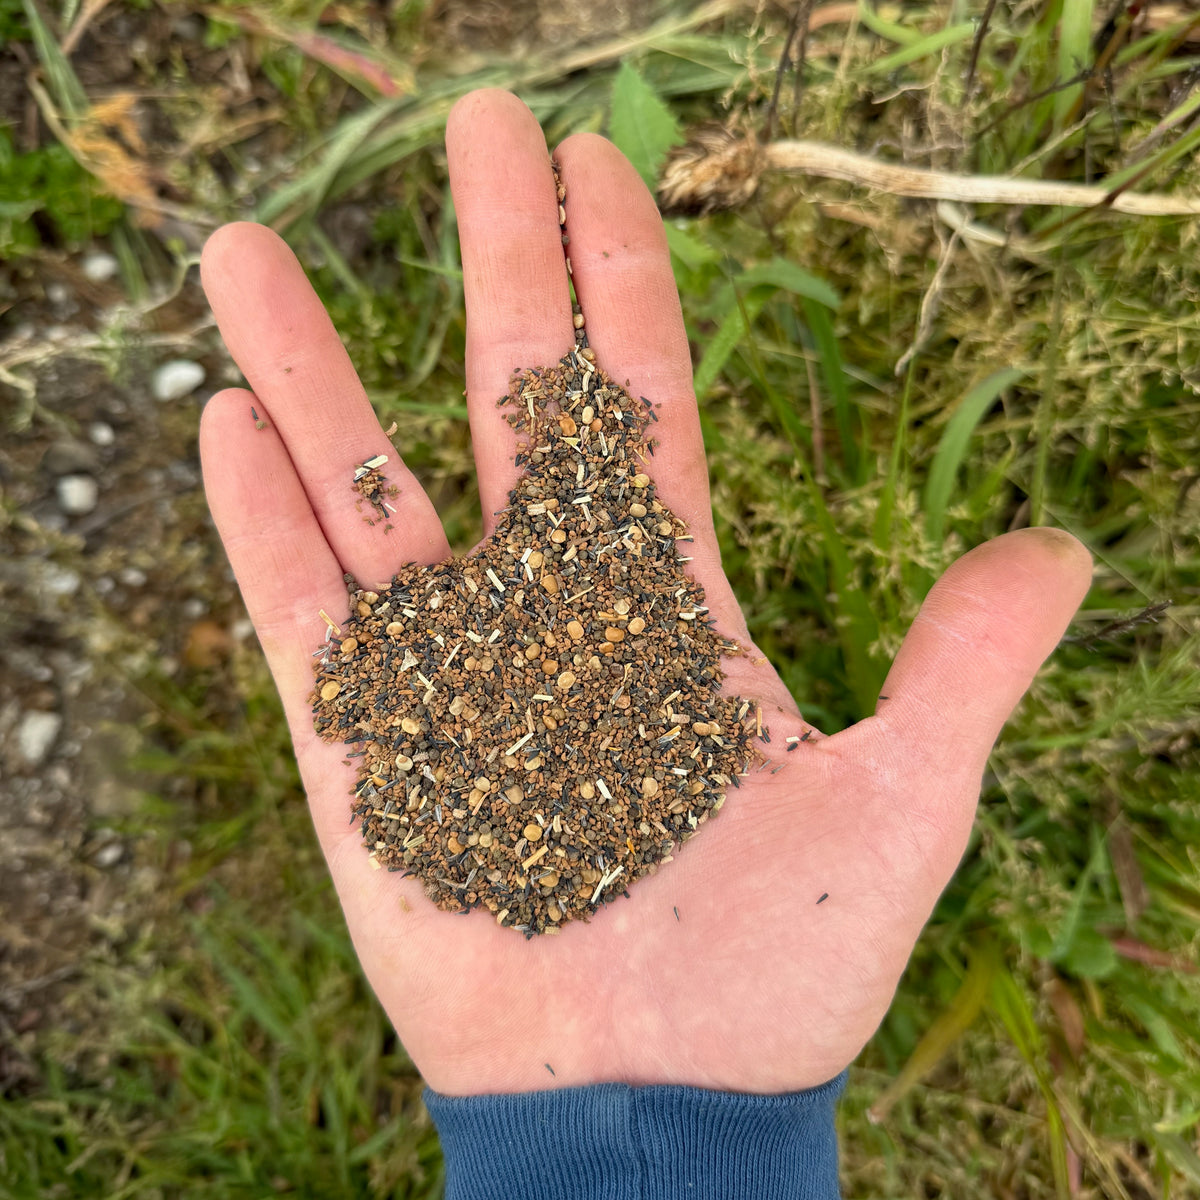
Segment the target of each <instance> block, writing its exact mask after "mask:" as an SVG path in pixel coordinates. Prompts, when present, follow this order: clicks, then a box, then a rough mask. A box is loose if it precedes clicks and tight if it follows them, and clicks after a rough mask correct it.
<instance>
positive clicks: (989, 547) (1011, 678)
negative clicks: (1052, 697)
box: [876, 528, 1091, 779]
mask: <svg viewBox="0 0 1200 1200" xmlns="http://www.w3.org/2000/svg"><path fill="white" fill-rule="evenodd" d="M1090 582H1091V556H1090V555H1089V554H1088V552H1087V550H1085V549H1084V547H1083V545H1082V544H1081V543H1080V542H1079V541H1077V540H1076V539H1075V538H1074V537H1072V536H1071V535H1070V534H1069V533H1065V532H1063V531H1062V530H1058V529H1048V528H1038V529H1022V530H1018V531H1017V532H1014V533H1008V534H1004V535H1003V536H1001V537H998V538H994V539H993V540H992V541H990V542H985V543H984V544H983V545H982V546H977V547H976V548H975V549H974V550H972V551H970V552H969V553H967V554H964V555H963V556H962V558H960V559H958V561H957V562H955V563H954V564H953V565H952V566H951V567H950V569H949V570H948V571H946V573H945V574H944V575H943V576H942V577H941V579H939V580H938V581H937V583H936V584H934V586H933V588H932V589H931V590H930V592H929V595H928V596H927V597H926V598H925V603H924V604H923V605H922V606H921V611H920V613H919V614H918V615H917V619H916V620H915V621H914V622H913V625H912V628H911V629H910V630H909V631H908V636H907V637H906V638H905V639H904V644H903V645H902V646H901V647H900V653H899V654H897V656H896V661H895V662H894V663H893V664H892V669H891V671H889V672H888V677H887V681H886V682H885V684H884V686H883V691H882V692H881V694H880V703H879V707H878V709H877V714H876V719H877V720H878V721H879V722H881V723H882V724H883V725H885V726H886V727H887V729H888V731H889V732H890V733H891V734H892V735H893V736H894V737H895V738H896V739H897V740H898V742H899V744H901V745H905V746H909V747H913V746H919V747H920V748H921V750H922V757H926V758H928V757H932V759H933V760H934V761H936V762H937V763H939V764H941V770H942V772H943V773H946V772H947V771H948V770H949V771H950V772H953V773H957V772H958V771H959V770H961V771H965V772H967V773H969V774H972V775H974V776H975V778H976V779H978V778H979V777H980V776H981V775H982V773H983V769H984V765H985V763H986V761H987V756H988V754H989V753H990V751H991V748H992V745H993V743H994V742H995V740H996V738H997V736H998V735H999V733H1000V729H1001V727H1002V726H1003V725H1004V722H1005V721H1006V720H1007V719H1008V717H1009V716H1010V714H1011V713H1012V711H1013V709H1014V708H1016V706H1017V704H1018V703H1019V701H1020V699H1021V697H1022V696H1023V695H1024V694H1025V691H1026V689H1027V688H1028V687H1029V684H1030V683H1031V681H1032V680H1033V677H1034V675H1035V674H1036V672H1037V670H1038V668H1039V667H1040V666H1041V665H1042V663H1043V662H1044V661H1045V660H1046V658H1047V657H1048V656H1049V655H1050V653H1051V651H1052V650H1053V649H1054V647H1055V646H1056V645H1057V644H1058V641H1059V639H1060V638H1061V637H1062V634H1063V631H1064V630H1065V629H1066V627H1067V624H1068V623H1069V622H1070V620H1071V618H1072V616H1073V615H1074V614H1075V611H1076V609H1077V608H1078V607H1079V605H1080V603H1081V602H1082V600H1083V598H1084V596H1085V595H1086V594H1087V590H1088V587H1089V585H1090ZM884 697H886V699H884Z"/></svg>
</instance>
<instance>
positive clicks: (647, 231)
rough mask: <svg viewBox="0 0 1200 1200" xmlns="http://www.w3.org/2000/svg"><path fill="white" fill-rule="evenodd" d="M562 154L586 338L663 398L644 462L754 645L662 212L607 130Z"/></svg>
mask: <svg viewBox="0 0 1200 1200" xmlns="http://www.w3.org/2000/svg"><path fill="white" fill-rule="evenodd" d="M556 159H557V161H558V163H559V169H560V172H561V174H562V179H563V182H564V184H565V185H566V188H567V200H566V211H567V232H568V233H569V235H570V238H571V242H570V253H571V273H572V278H573V279H574V283H575V288H576V292H577V294H578V296H579V302H580V305H581V306H582V308H583V314H584V317H585V318H586V321H587V333H588V341H589V344H590V345H591V346H592V348H593V349H594V350H595V351H596V359H597V362H598V363H599V364H600V365H601V366H602V367H603V368H604V369H605V370H606V371H607V372H608V374H609V375H610V376H611V377H612V378H613V379H614V380H615V381H616V382H617V383H620V384H622V385H626V384H627V385H628V387H629V390H630V392H631V393H632V395H633V396H634V397H635V398H636V397H639V396H645V397H646V398H647V399H649V400H650V402H651V403H652V404H654V405H655V406H656V407H655V413H656V415H657V416H658V421H657V423H653V424H652V425H651V427H650V430H649V433H650V434H651V435H652V436H653V437H655V438H656V439H657V442H658V444H657V446H656V447H655V448H654V457H653V458H652V459H650V461H649V464H648V466H647V471H648V473H649V474H650V475H651V476H652V477H653V479H654V481H655V484H656V486H657V488H658V496H659V499H660V500H662V502H663V503H664V504H666V505H667V507H668V508H670V509H671V510H672V511H673V512H675V513H676V514H677V515H679V516H680V517H682V518H683V519H684V520H685V521H686V522H687V524H688V527H689V529H690V530H691V532H692V534H693V536H694V537H695V541H694V543H693V544H692V546H691V548H690V549H689V551H688V553H689V555H690V556H691V557H692V573H693V574H694V575H695V577H696V578H697V579H699V580H700V582H701V583H703V585H704V588H705V594H706V603H707V604H708V606H709V608H710V610H711V611H712V612H713V614H714V619H715V620H716V622H717V625H718V627H719V628H720V629H721V631H722V632H723V633H725V634H726V636H728V637H732V638H734V639H735V640H736V641H738V642H740V643H742V644H747V645H748V644H749V633H748V631H747V629H746V623H745V619H744V617H743V616H742V612H741V609H740V608H739V606H738V604H737V601H736V600H735V599H734V596H733V592H732V589H731V588H730V587H729V585H728V583H727V582H726V580H725V575H724V572H723V570H722V569H721V552H720V549H719V547H718V545H717V538H716V533H715V531H714V529H713V520H712V502H711V499H710V496H709V487H708V465H707V461H706V459H705V454H704V438H703V436H702V434H701V432H700V414H699V411H698V409H697V406H696V394H695V392H694V391H693V389H692V360H691V352H690V350H689V348H688V340H687V332H686V330H685V329H684V324H683V311H682V309H681V308H680V305H679V293H678V291H677V289H676V287H675V276H674V273H673V272H672V270H671V255H670V251H669V250H668V248H667V237H666V233H665V231H664V229H663V223H662V218H661V217H660V216H659V213H658V209H657V207H656V206H655V203H654V198H653V197H652V196H651V195H650V192H649V191H648V190H647V188H646V185H645V184H644V183H643V182H642V180H641V177H640V176H639V175H638V173H637V171H635V170H634V168H633V166H632V165H631V164H630V162H629V160H628V159H627V158H626V157H625V156H624V155H623V154H622V153H621V152H620V151H619V150H618V149H617V148H616V147H615V146H614V145H613V144H612V143H611V142H609V141H607V140H606V139H605V138H602V137H600V136H598V135H597V134H594V133H581V134H575V135H574V136H572V137H569V138H567V139H566V141H564V142H563V143H562V144H561V145H560V146H559V147H558V150H557V152H556ZM784 695H786V693H784Z"/></svg>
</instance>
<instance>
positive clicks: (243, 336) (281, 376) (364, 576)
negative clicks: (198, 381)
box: [201, 222, 450, 586]
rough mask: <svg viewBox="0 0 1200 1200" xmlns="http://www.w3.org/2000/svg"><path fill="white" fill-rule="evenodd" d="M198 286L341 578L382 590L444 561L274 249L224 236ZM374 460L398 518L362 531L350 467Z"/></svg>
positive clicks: (289, 265)
mask: <svg viewBox="0 0 1200 1200" xmlns="http://www.w3.org/2000/svg"><path fill="white" fill-rule="evenodd" d="M201 276H202V279H203V282H204V290H205V292H206V294H207V296H208V300H209V303H210V304H211V305H212V310H213V313H214V314H215V315H216V318H217V324H218V325H219V326H220V330H221V336H222V337H223V338H224V339H225V345H226V346H227V347H228V348H229V352H230V354H232V355H233V358H234V360H235V361H236V362H237V364H238V366H239V368H241V371H242V374H243V375H245V376H246V379H247V380H248V381H249V383H250V386H251V388H252V389H253V391H254V394H255V396H256V398H257V403H258V404H260V405H261V407H262V409H263V410H264V412H263V413H261V414H260V415H263V416H264V417H265V419H267V420H269V421H270V423H271V424H272V425H273V426H274V427H275V429H276V430H277V431H278V434H279V436H280V438H281V439H282V443H283V447H285V448H286V451H287V455H288V457H289V458H290V460H291V462H292V464H293V465H294V467H295V471H296V474H297V475H298V477H299V480H300V483H301V485H302V486H303V489H304V492H305V494H306V495H307V502H308V504H309V505H310V508H311V511H312V513H313V514H314V516H315V518H316V521H317V523H318V524H319V526H320V528H321V530H322V531H323V533H324V535H325V537H326V539H327V540H328V543H329V546H330V547H331V548H332V550H333V553H334V555H336V557H337V560H338V562H339V563H340V564H341V565H342V568H343V569H344V570H345V571H350V572H352V573H353V574H354V575H355V576H356V578H358V579H359V580H360V581H361V582H363V583H365V584H371V585H376V586H378V585H380V584H384V583H386V582H388V581H389V580H390V579H391V577H392V575H393V574H394V573H395V571H396V569H397V568H398V567H399V566H400V565H401V563H404V562H425V563H430V562H438V561H440V560H441V559H444V558H446V557H447V556H448V555H449V553H450V549H449V546H448V544H447V542H446V536H445V533H444V532H443V530H442V526H441V522H440V521H439V520H438V517H437V513H436V512H435V511H434V508H433V505H432V504H431V503H430V501H429V499H428V497H426V495H425V493H424V491H423V490H422V489H421V486H420V484H418V483H417V481H416V479H415V478H414V477H413V475H412V473H411V472H410V471H409V470H408V468H407V467H405V466H404V464H403V462H402V461H401V460H400V458H399V456H398V455H397V454H396V451H395V450H394V449H393V447H392V446H391V444H390V443H389V442H388V440H387V438H385V437H384V435H383V430H382V429H380V427H379V422H378V421H377V420H376V418H375V413H374V411H373V410H372V408H371V404H370V401H369V400H368V399H367V395H366V392H365V391H364V390H363V387H362V384H361V383H360V382H359V379H358V376H357V375H356V374H355V371H354V368H353V366H352V365H351V363H350V358H349V355H347V353H346V350H345V347H344V346H343V345H342V342H341V339H340V338H339V337H338V334H337V331H336V330H335V329H334V327H333V323H332V322H331V321H330V319H329V315H328V314H327V313H326V311H325V309H324V306H323V305H322V304H321V302H320V300H319V299H318V298H317V295H316V293H315V292H314V291H313V289H312V286H311V285H310V284H309V282H308V279H307V277H306V276H305V274H304V271H303V269H302V268H301V266H300V264H299V263H298V262H297V261H296V257H295V255H294V254H293V253H292V252H291V250H290V249H289V248H288V246H287V244H286V243H285V242H284V241H283V240H282V238H280V237H279V236H278V235H277V234H275V233H274V232H273V231H272V230H270V229H267V228H266V227H265V226H262V225H253V224H250V223H246V222H241V223H238V224H234V225H226V226H224V227H223V228H221V229H219V230H217V232H216V233H215V234H213V235H212V237H211V238H209V240H208V243H207V245H206V246H205V247H204V254H203V256H202V259H201ZM379 454H386V455H388V458H389V461H388V463H387V465H386V466H385V467H384V468H383V474H384V476H385V477H386V479H387V480H388V482H389V483H390V484H393V485H395V486H396V487H397V488H398V489H399V491H398V494H397V495H396V496H395V497H389V500H388V502H389V503H390V504H391V505H392V507H393V508H395V509H396V510H397V511H396V513H395V514H394V515H393V516H391V517H390V522H384V523H383V524H377V525H375V526H374V527H370V526H368V525H367V524H366V518H367V517H373V510H372V509H371V506H370V505H369V504H368V503H367V502H365V501H359V500H358V499H357V498H356V496H355V495H354V492H353V490H352V484H353V478H354V468H355V466H356V465H357V464H359V463H361V462H364V461H365V460H366V459H368V458H372V457H374V456H375V455H379ZM364 510H367V511H364ZM388 523H390V524H391V525H392V526H393V528H392V530H391V532H385V530H386V526H387V524H388Z"/></svg>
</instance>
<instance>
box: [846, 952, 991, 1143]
mask: <svg viewBox="0 0 1200 1200" xmlns="http://www.w3.org/2000/svg"><path fill="white" fill-rule="evenodd" d="M997 965H998V962H997V958H996V953H995V951H994V949H992V948H991V947H990V946H988V947H985V948H984V949H983V950H982V951H981V952H979V953H978V954H976V955H975V957H974V958H973V959H972V961H971V965H970V966H969V967H968V968H967V973H966V975H965V976H964V977H963V981H962V983H961V985H960V986H959V989H958V992H957V993H956V994H955V996H954V999H953V1000H951V1001H950V1003H949V1004H948V1005H947V1006H946V1008H945V1009H944V1010H943V1011H942V1012H941V1013H940V1014H939V1015H938V1017H937V1019H936V1020H935V1021H934V1022H933V1024H932V1025H930V1027H929V1028H928V1029H927V1030H926V1031H925V1033H924V1035H923V1036H922V1038H921V1040H920V1041H919V1042H918V1043H917V1046H916V1048H915V1049H914V1050H913V1052H912V1054H910V1055H909V1057H908V1061H907V1062H906V1063H905V1064H904V1066H903V1068H901V1071H900V1074H899V1075H897V1076H896V1078H895V1079H894V1080H893V1081H892V1082H891V1083H890V1084H889V1085H888V1087H887V1088H886V1089H885V1090H884V1092H883V1094H882V1095H881V1096H880V1097H879V1099H878V1100H876V1101H875V1103H874V1104H873V1105H871V1109H870V1112H869V1114H868V1115H869V1116H870V1119H871V1120H872V1121H874V1122H875V1123H876V1124H878V1123H879V1122H881V1121H885V1120H887V1116H888V1113H890V1112H891V1110H892V1108H893V1107H894V1106H895V1104H896V1102H897V1101H899V1100H902V1099H903V1098H904V1097H905V1096H906V1095H907V1094H908V1093H909V1092H910V1091H911V1090H912V1089H913V1088H914V1087H915V1086H916V1085H917V1084H918V1083H920V1081H921V1080H922V1079H924V1078H925V1076H926V1075H928V1074H929V1072H930V1071H932V1070H933V1068H934V1067H936V1066H937V1064H938V1063H939V1062H941V1061H942V1059H943V1058H945V1056H946V1055H947V1054H948V1053H949V1052H950V1049H951V1047H952V1046H953V1045H954V1043H955V1042H957V1041H958V1039H959V1038H960V1037H962V1035H963V1034H964V1033H966V1031H967V1030H968V1029H970V1028H971V1026H972V1025H974V1024H975V1020H976V1018H977V1017H978V1016H979V1014H980V1012H981V1011H982V1009H983V1005H984V1001H986V1000H987V997H988V992H989V991H990V990H991V987H992V979H993V977H994V976H995V974H996V969H997Z"/></svg>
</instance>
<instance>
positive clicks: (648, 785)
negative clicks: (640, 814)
mask: <svg viewBox="0 0 1200 1200" xmlns="http://www.w3.org/2000/svg"><path fill="white" fill-rule="evenodd" d="M642 795H643V796H645V797H646V799H647V800H649V799H650V798H651V797H653V796H657V795H658V780H657V779H655V778H654V776H653V775H647V776H646V778H645V779H643V780H642Z"/></svg>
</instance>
